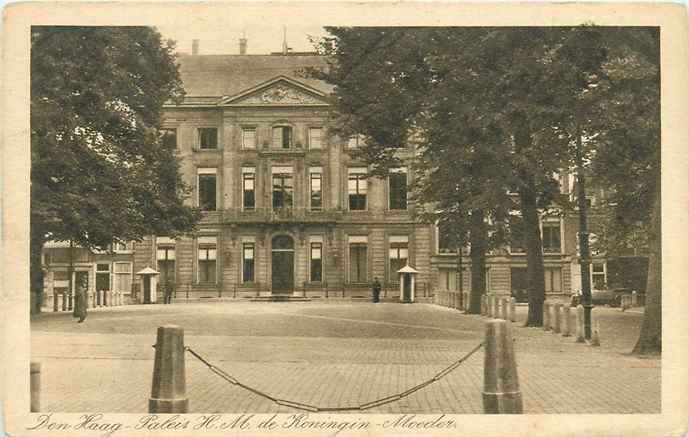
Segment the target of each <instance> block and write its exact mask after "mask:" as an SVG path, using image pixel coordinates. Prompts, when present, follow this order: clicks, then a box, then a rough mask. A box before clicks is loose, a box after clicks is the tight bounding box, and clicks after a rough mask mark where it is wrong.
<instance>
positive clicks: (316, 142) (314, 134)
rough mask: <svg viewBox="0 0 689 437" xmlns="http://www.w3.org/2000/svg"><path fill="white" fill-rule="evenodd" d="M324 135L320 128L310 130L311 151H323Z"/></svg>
mask: <svg viewBox="0 0 689 437" xmlns="http://www.w3.org/2000/svg"><path fill="white" fill-rule="evenodd" d="M322 133H323V129H322V128H320V127H312V128H309V149H322V148H323V143H322Z"/></svg>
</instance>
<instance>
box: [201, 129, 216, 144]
mask: <svg viewBox="0 0 689 437" xmlns="http://www.w3.org/2000/svg"><path fill="white" fill-rule="evenodd" d="M199 148H201V149H204V150H208V149H217V148H218V129H216V128H214V127H204V128H200V129H199Z"/></svg>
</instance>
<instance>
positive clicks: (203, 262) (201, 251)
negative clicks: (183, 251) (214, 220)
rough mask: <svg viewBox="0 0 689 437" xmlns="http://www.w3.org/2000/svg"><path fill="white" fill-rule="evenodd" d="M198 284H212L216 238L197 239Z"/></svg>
mask: <svg viewBox="0 0 689 437" xmlns="http://www.w3.org/2000/svg"><path fill="white" fill-rule="evenodd" d="M198 257H199V264H198V266H199V274H198V278H199V283H204V282H206V283H208V282H210V283H214V282H215V278H216V273H215V272H216V258H217V238H216V237H199V239H198Z"/></svg>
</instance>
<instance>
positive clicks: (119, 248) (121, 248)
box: [112, 242, 130, 253]
mask: <svg viewBox="0 0 689 437" xmlns="http://www.w3.org/2000/svg"><path fill="white" fill-rule="evenodd" d="M112 250H113V252H115V253H119V252H128V251H129V250H130V249H129V247H128V245H127V243H120V242H116V243H113V245H112Z"/></svg>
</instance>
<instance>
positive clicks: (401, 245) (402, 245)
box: [389, 236, 409, 281]
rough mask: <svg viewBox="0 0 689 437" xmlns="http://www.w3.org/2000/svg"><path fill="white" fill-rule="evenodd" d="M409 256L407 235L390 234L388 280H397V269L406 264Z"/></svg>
mask: <svg viewBox="0 0 689 437" xmlns="http://www.w3.org/2000/svg"><path fill="white" fill-rule="evenodd" d="M408 258H409V237H407V236H392V237H390V253H389V262H390V280H391V281H397V280H398V279H399V278H398V273H397V271H398V270H399V269H401V268H402V267H404V266H406V265H407V259H408Z"/></svg>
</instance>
